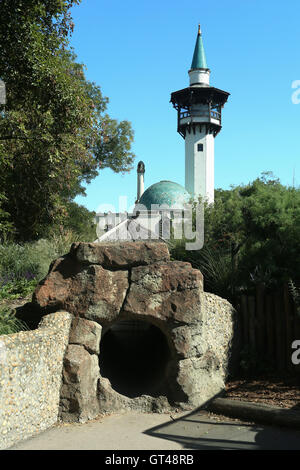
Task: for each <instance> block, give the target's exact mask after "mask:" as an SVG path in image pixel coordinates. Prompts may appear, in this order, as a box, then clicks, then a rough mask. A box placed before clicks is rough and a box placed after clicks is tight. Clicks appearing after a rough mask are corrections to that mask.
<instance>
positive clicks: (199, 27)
mask: <svg viewBox="0 0 300 470" xmlns="http://www.w3.org/2000/svg"><path fill="white" fill-rule="evenodd" d="M198 36H201V26H200V23H199V24H198Z"/></svg>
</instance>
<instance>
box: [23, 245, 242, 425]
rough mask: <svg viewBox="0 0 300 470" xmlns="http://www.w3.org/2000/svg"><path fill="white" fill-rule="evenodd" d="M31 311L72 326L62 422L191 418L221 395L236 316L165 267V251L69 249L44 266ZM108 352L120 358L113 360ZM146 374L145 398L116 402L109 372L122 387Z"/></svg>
mask: <svg viewBox="0 0 300 470" xmlns="http://www.w3.org/2000/svg"><path fill="white" fill-rule="evenodd" d="M31 305H32V308H33V310H34V312H35V318H36V320H37V321H38V320H39V319H40V318H41V317H42V316H43V315H45V314H47V313H51V312H56V311H60V310H65V311H68V312H69V313H71V314H72V316H73V320H72V328H71V332H70V338H69V348H68V350H67V353H66V356H65V362H64V372H63V385H62V390H61V417H62V419H64V420H66V421H72V420H77V421H81V422H82V421H84V420H87V419H91V418H93V417H95V416H96V415H97V413H99V411H115V410H117V409H118V408H119V409H124V408H125V409H136V410H141V411H153V410H156V411H166V410H167V408H168V407H170V409H171V408H172V407H173V409H174V407H175V408H181V409H191V408H193V407H195V406H200V405H202V404H203V403H205V402H206V401H207V400H209V399H211V398H212V397H213V396H214V395H216V394H218V393H220V392H221V391H222V390H223V389H224V385H225V379H226V375H227V373H228V364H229V357H230V355H231V344H232V337H233V325H234V315H235V312H234V309H233V308H232V306H231V305H230V304H229V303H228V302H227V301H225V300H224V299H220V298H219V297H217V296H213V295H212V294H206V293H205V292H203V277H202V274H201V272H200V271H199V270H197V269H194V268H193V267H192V266H191V264H190V263H185V262H179V261H170V255H169V252H168V248H167V245H166V244H165V243H164V242H142V241H137V242H122V243H111V242H110V243H74V244H73V245H72V247H71V250H70V252H69V253H68V254H66V255H65V256H63V257H61V258H59V259H57V260H55V261H54V262H53V263H52V264H51V266H50V269H49V272H48V275H47V276H46V278H45V279H44V280H43V281H41V282H40V284H39V285H38V286H37V288H36V290H35V292H34V295H33V298H32V303H31ZM26 312H28V306H27V310H26V311H25V320H26ZM23 319H24V317H23ZM133 329H136V333H134V334H136V335H139V341H136V337H135V336H134V334H132V335H131V336H130V334H131V333H133V331H131V333H130V330H133ZM143 335H144V336H143ZM137 344H138V346H134V345H137ZM104 345H105V347H104ZM115 345H116V346H118V345H119V346H120V348H119V350H120V351H122V353H119V354H124V356H125V357H120V356H117V357H115V356H116V355H117V352H116V349H115ZM102 346H103V348H102ZM105 348H108V349H106V350H105ZM103 349H104V350H103ZM105 353H106V355H105ZM160 354H161V356H159V355H160ZM158 356H159V357H158ZM103 358H108V359H107V360H108V363H105V366H104V365H103V364H104V362H103V361H104V359H103ZM141 358H145V361H146V363H147V366H146V363H145V367H144V366H143V364H141V362H139V361H141ZM105 360H106V359H105ZM113 360H115V361H116V366H115V365H114V363H113ZM110 361H111V362H110ZM128 362H129V363H130V364H128ZM131 362H132V364H131ZM137 364H138V365H137ZM149 364H150V368H149V371H150V370H151V371H152V372H151V373H153V384H152V379H151V380H150V382H151V387H150V388H149V389H147V390H148V391H147V392H145V393H144V392H141V394H139V393H136V394H134V393H132V394H131V395H130V394H126V393H127V392H120V389H117V388H116V386H115V384H116V383H117V382H118V377H116V376H114V377H113V379H112V378H109V372H110V368H113V367H115V368H116V370H118V371H120V374H121V375H122V376H125V378H126V380H127V375H126V374H127V372H128V374H129V375H130V374H131V371H132V370H136V371H137V372H136V373H137V374H139V373H141V374H142V371H143V369H146V367H149ZM131 365H132V367H131ZM124 368H125V370H123V369H124ZM127 368H128V369H127ZM155 368H156V369H157V371H156V370H155ZM152 369H153V370H152ZM139 371H140V372H139ZM147 371H148V369H147ZM147 373H148V372H147ZM126 380H125V382H126ZM128 380H129V379H128ZM137 383H139V378H138V377H137ZM112 384H113V385H112ZM152 385H153V386H152ZM125 389H126V387H125Z"/></svg>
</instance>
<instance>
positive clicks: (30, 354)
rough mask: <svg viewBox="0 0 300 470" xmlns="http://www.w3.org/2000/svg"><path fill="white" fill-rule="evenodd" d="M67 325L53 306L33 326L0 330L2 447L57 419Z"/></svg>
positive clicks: (67, 320)
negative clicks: (13, 331)
mask: <svg viewBox="0 0 300 470" xmlns="http://www.w3.org/2000/svg"><path fill="white" fill-rule="evenodd" d="M70 325H71V315H70V314H69V313H67V312H57V313H55V314H51V315H47V316H45V317H44V318H43V319H42V321H41V323H40V325H39V328H38V329H37V330H35V331H24V332H20V333H16V334H12V335H4V336H0V449H6V448H7V447H10V446H12V445H13V444H15V443H16V442H18V441H20V440H22V439H26V438H27V437H30V436H32V435H35V434H36V433H38V432H41V431H44V430H45V429H47V428H49V427H50V426H52V425H53V424H55V423H56V422H57V419H58V412H59V401H60V389H61V375H62V368H63V358H64V355H65V351H66V347H67V345H68V341H69V330H70Z"/></svg>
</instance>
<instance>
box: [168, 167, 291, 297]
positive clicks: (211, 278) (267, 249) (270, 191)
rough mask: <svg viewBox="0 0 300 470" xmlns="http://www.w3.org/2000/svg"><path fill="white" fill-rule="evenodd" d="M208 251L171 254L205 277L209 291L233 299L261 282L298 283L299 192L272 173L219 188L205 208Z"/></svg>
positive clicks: (179, 248) (179, 246)
mask: <svg viewBox="0 0 300 470" xmlns="http://www.w3.org/2000/svg"><path fill="white" fill-rule="evenodd" d="M204 218H205V224H204V231H205V237H204V247H203V248H202V249H201V250H199V251H185V249H184V246H185V241H183V242H177V243H175V244H173V247H172V255H173V257H174V258H177V259H184V260H187V261H190V262H191V263H192V264H193V265H194V266H195V267H197V268H198V269H200V270H201V271H202V272H203V274H204V282H205V288H206V289H207V290H210V291H211V292H214V293H216V294H218V295H221V296H222V297H226V298H228V299H230V300H233V299H234V298H235V296H236V294H238V293H239V292H240V291H241V290H249V289H252V288H253V287H254V286H255V285H256V284H259V283H260V284H261V283H263V284H264V285H265V286H266V287H269V288H274V287H276V285H279V284H281V283H282V282H287V281H288V280H289V279H297V280H300V250H299V246H300V190H299V189H296V188H291V187H286V186H283V185H282V184H281V183H280V181H279V180H278V179H276V178H274V177H273V175H272V174H271V173H265V174H263V175H262V176H261V177H260V178H257V179H256V180H255V181H253V182H252V183H250V184H248V185H240V186H237V187H232V188H231V189H230V190H220V189H219V190H216V191H215V203H214V204H213V205H210V206H208V205H206V206H205V213H204Z"/></svg>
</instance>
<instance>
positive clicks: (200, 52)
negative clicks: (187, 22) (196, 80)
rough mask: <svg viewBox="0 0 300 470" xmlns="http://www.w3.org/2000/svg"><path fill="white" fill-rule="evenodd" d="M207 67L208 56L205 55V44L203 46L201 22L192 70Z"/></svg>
mask: <svg viewBox="0 0 300 470" xmlns="http://www.w3.org/2000/svg"><path fill="white" fill-rule="evenodd" d="M207 68H208V67H207V62H206V56H205V51H204V46H203V41H202V33H201V27H200V24H199V25H198V35H197V39H196V45H195V50H194V55H193V60H192V65H191V70H194V69H207Z"/></svg>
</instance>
